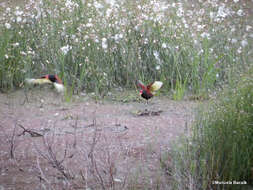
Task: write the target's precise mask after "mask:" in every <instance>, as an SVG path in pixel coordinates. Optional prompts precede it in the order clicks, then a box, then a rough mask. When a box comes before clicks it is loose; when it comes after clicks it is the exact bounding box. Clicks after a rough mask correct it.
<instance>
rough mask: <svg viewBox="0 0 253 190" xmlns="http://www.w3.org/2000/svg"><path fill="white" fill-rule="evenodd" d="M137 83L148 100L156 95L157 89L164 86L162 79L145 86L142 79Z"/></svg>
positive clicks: (142, 94)
mask: <svg viewBox="0 0 253 190" xmlns="http://www.w3.org/2000/svg"><path fill="white" fill-rule="evenodd" d="M137 85H138V86H139V87H141V91H140V95H141V97H142V98H144V99H146V100H147V102H148V100H149V99H150V98H152V97H153V96H154V94H155V91H157V90H159V89H160V88H161V87H162V85H163V83H162V82H160V81H155V82H152V83H151V84H149V85H147V86H145V85H144V84H143V83H142V82H141V81H138V82H137Z"/></svg>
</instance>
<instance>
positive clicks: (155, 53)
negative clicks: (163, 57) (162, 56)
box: [153, 50, 159, 60]
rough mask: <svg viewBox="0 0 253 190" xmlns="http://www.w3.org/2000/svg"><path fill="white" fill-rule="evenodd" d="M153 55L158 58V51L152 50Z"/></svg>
mask: <svg viewBox="0 0 253 190" xmlns="http://www.w3.org/2000/svg"><path fill="white" fill-rule="evenodd" d="M153 55H154V56H155V58H156V59H157V60H158V59H159V53H158V51H156V50H155V51H154V52H153Z"/></svg>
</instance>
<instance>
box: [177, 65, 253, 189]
mask: <svg viewBox="0 0 253 190" xmlns="http://www.w3.org/2000/svg"><path fill="white" fill-rule="evenodd" d="M252 71H253V70H252V69H251V70H250V73H249V74H246V75H244V76H242V77H241V79H240V80H239V81H238V80H237V84H236V85H233V86H230V87H228V88H227V89H226V90H224V92H223V93H222V94H221V97H220V98H219V99H218V100H216V101H215V102H213V104H212V105H211V106H210V107H209V111H205V112H204V113H202V114H200V116H199V119H197V122H196V124H195V125H194V126H193V132H192V135H191V137H189V138H186V139H185V140H184V143H183V146H182V147H181V148H179V149H178V150H177V151H176V152H174V154H173V155H174V156H175V158H174V162H175V163H174V166H172V168H173V172H172V175H173V178H174V180H175V181H174V182H175V183H174V185H175V186H176V187H177V188H179V187H180V188H179V189H241V188H242V186H240V185H224V184H221V185H217V184H215V183H216V182H221V183H224V182H231V183H233V181H239V182H244V183H245V182H246V183H247V184H251V182H252V171H251V170H252V167H253V162H252V158H253V141H252V139H253V128H252V124H253V106H252V105H253V75H252V73H253V72H252ZM177 148H178V147H177ZM244 187H245V188H246V185H244Z"/></svg>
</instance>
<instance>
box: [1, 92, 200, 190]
mask: <svg viewBox="0 0 253 190" xmlns="http://www.w3.org/2000/svg"><path fill="white" fill-rule="evenodd" d="M27 97H28V102H27V101H25V102H24V100H25V94H24V90H19V91H15V92H13V93H10V94H0V128H1V131H0V189H1V190H2V189H4V190H5V189H109V188H111V189H113V188H114V189H131V188H132V189H143V188H144V189H164V188H166V189H168V187H167V186H166V184H168V183H167V180H168V176H167V177H166V175H165V174H164V173H165V172H163V170H161V167H160V160H161V158H162V156H163V153H165V152H169V150H170V146H171V145H172V141H173V140H175V139H177V137H178V136H179V135H181V134H184V133H185V132H186V131H187V130H186V128H187V126H189V125H190V123H191V122H192V120H193V118H194V110H195V108H196V107H197V106H198V104H199V103H197V102H193V101H180V102H179V101H178V102H175V101H172V100H169V99H168V98H164V97H154V98H153V99H152V100H151V102H150V104H149V105H145V101H141V102H138V101H128V102H125V103H123V102H119V101H112V100H106V101H101V102H95V101H94V100H93V99H91V98H88V97H87V96H79V97H74V98H73V101H72V102H71V103H66V102H64V101H63V98H62V97H60V96H59V95H57V94H56V93H55V92H53V90H52V89H49V88H35V89H33V90H30V91H29V92H28V93H27ZM145 110H146V111H145ZM166 159H167V160H166ZM166 159H165V161H167V162H169V158H166ZM161 173H163V174H161ZM162 176H163V177H162Z"/></svg>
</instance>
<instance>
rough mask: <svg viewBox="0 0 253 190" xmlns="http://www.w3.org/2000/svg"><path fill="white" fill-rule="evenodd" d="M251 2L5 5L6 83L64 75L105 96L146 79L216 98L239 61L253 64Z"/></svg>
mask: <svg viewBox="0 0 253 190" xmlns="http://www.w3.org/2000/svg"><path fill="white" fill-rule="evenodd" d="M249 3H250V2H249ZM188 5H191V6H188ZM243 6H247V5H244V4H238V3H231V4H229V5H224V4H223V3H222V2H217V3H210V2H209V3H198V2H195V3H192V4H189V3H185V4H183V3H175V2H174V1H171V2H169V3H165V2H163V1H157V0H154V1H145V0H142V1H138V2H135V1H130V2H129V1H102V0H98V1H91V0H87V1H82V0H64V1H60V0H58V1H49V0H42V1H40V2H36V1H35V2H34V1H30V3H28V4H26V5H25V6H24V7H23V8H21V7H18V8H17V7H16V8H15V7H14V8H6V7H5V9H4V10H5V11H3V17H2V20H1V24H0V33H1V35H0V62H1V68H0V88H1V89H3V90H5V89H10V88H13V87H16V86H19V85H20V84H21V83H22V81H23V80H24V78H25V77H37V76H40V75H42V74H45V73H56V74H58V75H60V77H62V78H63V79H64V80H65V83H66V84H68V85H69V88H68V89H71V90H73V88H75V89H76V90H78V91H82V90H83V89H86V90H87V91H93V92H95V93H97V94H102V95H103V94H106V93H107V92H108V91H109V90H110V89H111V88H114V87H116V86H122V87H126V88H134V84H135V81H136V79H141V80H143V81H145V82H151V81H153V80H161V81H163V82H164V87H163V88H164V91H166V92H167V91H168V90H171V89H172V90H174V91H175V94H174V99H181V98H182V97H183V95H184V93H182V91H183V92H184V91H185V90H189V91H191V92H192V93H194V94H197V95H203V96H208V94H209V93H210V91H212V90H213V89H215V88H216V87H217V86H219V85H220V84H223V83H224V82H225V83H227V82H228V80H229V72H228V71H229V70H231V68H233V67H234V65H241V66H242V67H241V68H242V69H243V68H244V66H245V65H250V60H249V59H250V56H251V55H252V52H251V48H252V44H251V43H250V40H251V38H250V36H249V34H250V32H248V33H247V31H242V33H243V34H244V33H245V34H244V35H243V36H242V35H238V33H239V32H241V31H240V30H239V29H240V28H242V27H245V26H247V23H246V21H245V17H247V14H246V13H244V12H243V14H244V15H242V16H238V15H237V11H238V10H240V9H241V8H243ZM220 7H223V9H222V10H223V12H222V11H221V8H220ZM211 13H212V15H214V16H211ZM222 13H223V14H222ZM224 14H225V15H224ZM200 17H201V18H200ZM239 24H240V25H239ZM231 30H233V32H231ZM242 40H243V44H242ZM234 41H237V43H234ZM237 68H238V67H237ZM179 84H180V85H181V86H179ZM179 87H180V88H179Z"/></svg>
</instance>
